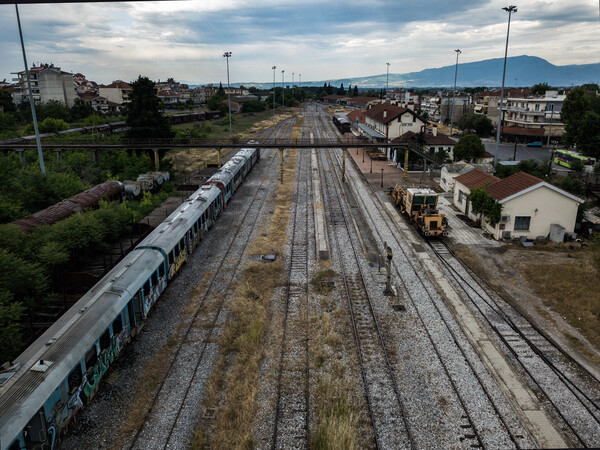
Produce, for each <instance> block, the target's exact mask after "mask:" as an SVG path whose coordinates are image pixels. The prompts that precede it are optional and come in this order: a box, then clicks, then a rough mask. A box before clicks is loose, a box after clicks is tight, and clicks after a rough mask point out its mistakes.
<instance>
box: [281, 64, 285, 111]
mask: <svg viewBox="0 0 600 450" xmlns="http://www.w3.org/2000/svg"><path fill="white" fill-rule="evenodd" d="M284 72H285V70H282V71H281V106H283V107H284V108H285V88H284V87H283V74H284Z"/></svg>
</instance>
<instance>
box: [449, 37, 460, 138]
mask: <svg viewBox="0 0 600 450" xmlns="http://www.w3.org/2000/svg"><path fill="white" fill-rule="evenodd" d="M454 51H455V52H456V66H455V68H454V90H453V91H452V112H451V113H450V136H452V127H453V126H454V98H455V97H456V76H457V75H458V55H460V54H461V53H462V52H461V51H460V49H458V48H457V49H456V50H454Z"/></svg>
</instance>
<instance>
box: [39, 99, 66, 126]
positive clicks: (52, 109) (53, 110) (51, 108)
mask: <svg viewBox="0 0 600 450" xmlns="http://www.w3.org/2000/svg"><path fill="white" fill-rule="evenodd" d="M40 106H41V108H40V109H41V114H42V116H43V118H46V117H51V118H53V119H61V120H64V121H65V122H66V121H68V120H69V119H70V118H71V111H70V110H69V108H67V107H66V105H65V104H64V103H63V102H61V101H58V100H48V101H47V102H46V103H44V104H42V105H40Z"/></svg>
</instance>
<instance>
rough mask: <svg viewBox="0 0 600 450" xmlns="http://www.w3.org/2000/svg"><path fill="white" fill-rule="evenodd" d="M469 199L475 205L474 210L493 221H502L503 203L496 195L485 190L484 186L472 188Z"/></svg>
mask: <svg viewBox="0 0 600 450" xmlns="http://www.w3.org/2000/svg"><path fill="white" fill-rule="evenodd" d="M469 200H470V201H471V204H472V205H473V212H475V213H476V214H482V215H483V216H484V217H487V218H488V219H489V220H490V222H492V223H498V222H500V217H501V214H502V205H501V204H500V203H498V202H497V201H496V200H494V197H492V196H491V195H490V194H488V193H487V192H485V189H484V188H483V187H479V188H475V189H472V190H471V193H470V194H469Z"/></svg>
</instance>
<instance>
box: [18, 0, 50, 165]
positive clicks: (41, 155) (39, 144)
mask: <svg viewBox="0 0 600 450" xmlns="http://www.w3.org/2000/svg"><path fill="white" fill-rule="evenodd" d="M15 10H16V12H17V24H18V25H19V37H20V38H21V50H22V51H23V63H24V64H25V76H26V77H27V90H28V91H29V105H30V106H31V117H32V118H33V130H34V131H35V143H36V144H37V150H38V158H39V160H40V169H41V171H42V175H46V166H45V165H44V153H43V152H42V141H41V140H40V130H39V128H38V123H37V115H36V112H35V102H34V101H33V91H32V89H31V77H30V75H29V67H28V65H27V55H26V53H25V44H24V43H23V31H22V30H21V18H20V17H19V6H18V5H17V4H16V3H15Z"/></svg>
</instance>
